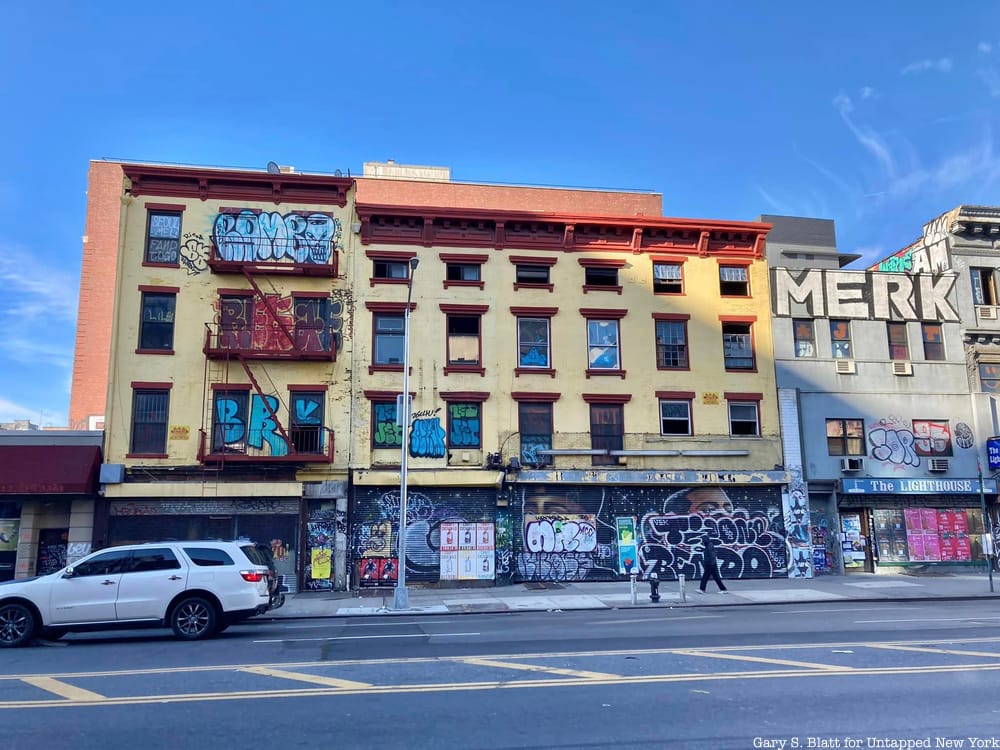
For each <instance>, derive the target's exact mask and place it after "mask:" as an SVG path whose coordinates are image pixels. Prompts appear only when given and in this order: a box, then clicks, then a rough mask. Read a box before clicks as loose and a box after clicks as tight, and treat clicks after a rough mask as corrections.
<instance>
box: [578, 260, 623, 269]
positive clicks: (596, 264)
mask: <svg viewBox="0 0 1000 750" xmlns="http://www.w3.org/2000/svg"><path fill="white" fill-rule="evenodd" d="M577 263H579V264H580V265H581V266H583V267H584V268H624V267H625V261H624V260H620V259H618V258H577Z"/></svg>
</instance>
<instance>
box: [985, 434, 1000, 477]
mask: <svg viewBox="0 0 1000 750" xmlns="http://www.w3.org/2000/svg"><path fill="white" fill-rule="evenodd" d="M986 460H987V461H989V463H990V470H991V471H992V470H993V469H1000V437H991V438H986Z"/></svg>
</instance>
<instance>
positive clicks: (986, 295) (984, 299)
mask: <svg viewBox="0 0 1000 750" xmlns="http://www.w3.org/2000/svg"><path fill="white" fill-rule="evenodd" d="M969 271H970V273H971V274H972V300H973V302H975V303H976V304H977V305H997V304H1000V300H998V297H997V284H996V276H995V272H994V269H992V268H970V269H969Z"/></svg>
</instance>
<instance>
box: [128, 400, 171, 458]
mask: <svg viewBox="0 0 1000 750" xmlns="http://www.w3.org/2000/svg"><path fill="white" fill-rule="evenodd" d="M169 407H170V391H169V390H167V389H165V388H164V389H159V388H157V389H152V388H150V389H145V388H142V389H136V390H134V391H133V392H132V442H131V445H130V447H129V453H132V454H138V455H153V456H162V455H164V454H166V452H167V414H168V411H169Z"/></svg>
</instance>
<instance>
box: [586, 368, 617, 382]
mask: <svg viewBox="0 0 1000 750" xmlns="http://www.w3.org/2000/svg"><path fill="white" fill-rule="evenodd" d="M625 372H626V371H625V370H600V369H598V370H592V369H590V368H589V367H588V368H587V370H586V374H587V377H588V378H592V377H600V376H601V375H614V376H615V377H619V378H621V379H622V380H624V379H625Z"/></svg>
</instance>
